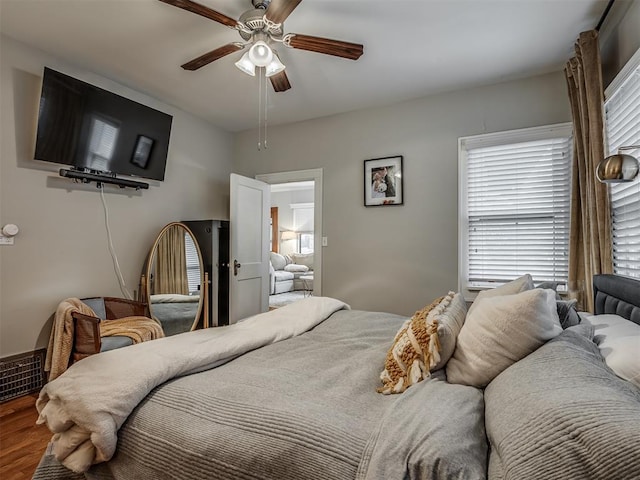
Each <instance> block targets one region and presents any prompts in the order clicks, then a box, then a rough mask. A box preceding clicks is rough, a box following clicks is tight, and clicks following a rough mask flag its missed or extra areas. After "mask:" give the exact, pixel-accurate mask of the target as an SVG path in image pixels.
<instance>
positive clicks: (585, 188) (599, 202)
mask: <svg viewBox="0 0 640 480" xmlns="http://www.w3.org/2000/svg"><path fill="white" fill-rule="evenodd" d="M565 75H566V79H567V85H568V89H569V100H570V102H571V112H572V116H573V128H574V135H575V137H574V147H573V154H574V155H573V171H572V186H571V230H570V232H571V239H570V245H569V294H570V296H571V297H573V298H577V299H578V306H579V308H581V309H583V310H588V311H592V309H593V286H592V281H593V275H596V274H599V273H612V271H613V262H612V258H611V248H612V247H611V245H612V244H611V212H610V208H609V196H608V192H607V187H606V185H605V184H603V183H600V182H598V180H597V178H596V175H595V171H596V166H597V165H598V163H599V162H600V160H602V159H603V158H604V133H603V131H604V121H603V104H604V93H603V88H602V71H601V65H600V49H599V46H598V32H596V31H595V30H591V31H588V32H583V33H581V34H580V38H578V42H577V43H576V56H575V57H574V58H572V59H571V60H569V62H568V63H567V65H566V67H565Z"/></svg>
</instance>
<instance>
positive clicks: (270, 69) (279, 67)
mask: <svg viewBox="0 0 640 480" xmlns="http://www.w3.org/2000/svg"><path fill="white" fill-rule="evenodd" d="M285 68H286V67H285V66H284V63H282V62H281V61H280V58H279V57H278V54H277V53H276V52H273V59H272V60H271V62H270V63H269V65H267V66H266V67H265V69H266V72H265V75H266V76H267V77H272V76H273V75H275V74H277V73H280V72H282V71H283V70H284V69H285Z"/></svg>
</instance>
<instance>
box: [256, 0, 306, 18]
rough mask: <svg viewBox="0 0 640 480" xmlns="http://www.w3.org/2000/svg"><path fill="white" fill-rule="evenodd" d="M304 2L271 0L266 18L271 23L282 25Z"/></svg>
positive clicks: (297, 0) (299, 0) (298, 0)
mask: <svg viewBox="0 0 640 480" xmlns="http://www.w3.org/2000/svg"><path fill="white" fill-rule="evenodd" d="M301 1H302V0H271V3H270V4H269V6H268V7H267V11H266V12H265V14H264V16H265V17H267V20H269V21H270V22H273V23H276V24H281V23H282V22H284V21H285V20H286V19H287V17H288V16H289V15H291V12H293V10H294V9H295V8H296V7H297V6H298V4H299V3H300V2H301Z"/></svg>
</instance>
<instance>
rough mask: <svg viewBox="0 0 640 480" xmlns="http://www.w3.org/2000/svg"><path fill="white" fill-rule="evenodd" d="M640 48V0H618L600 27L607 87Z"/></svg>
mask: <svg viewBox="0 0 640 480" xmlns="http://www.w3.org/2000/svg"><path fill="white" fill-rule="evenodd" d="M638 48H640V0H618V1H617V2H615V3H614V4H613V7H612V8H611V11H610V12H609V15H607V18H606V20H605V22H604V24H603V25H602V28H601V29H600V53H601V56H602V80H603V83H604V86H605V88H606V86H607V85H609V83H611V81H612V80H613V79H614V78H615V76H616V75H617V74H618V72H619V71H620V70H621V69H622V67H624V66H625V64H626V63H627V61H628V60H629V59H630V58H631V57H632V56H633V54H634V53H636V51H637V50H638Z"/></svg>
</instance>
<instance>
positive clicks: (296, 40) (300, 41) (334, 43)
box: [284, 33, 364, 60]
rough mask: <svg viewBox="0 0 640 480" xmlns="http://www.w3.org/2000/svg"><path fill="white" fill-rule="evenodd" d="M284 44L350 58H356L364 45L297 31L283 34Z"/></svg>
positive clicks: (360, 53)
mask: <svg viewBox="0 0 640 480" xmlns="http://www.w3.org/2000/svg"><path fill="white" fill-rule="evenodd" d="M284 44H285V45H287V46H288V47H292V48H297V49H300V50H308V51H310V52H317V53H324V54H326V55H333V56H336V57H343V58H348V59H350V60H357V59H358V58H360V56H361V55H362V53H363V51H364V47H363V46H362V45H360V44H358V43H349V42H343V41H340V40H331V39H330V38H321V37H312V36H311V35H300V34H299V33H289V34H287V35H285V38H284Z"/></svg>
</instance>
